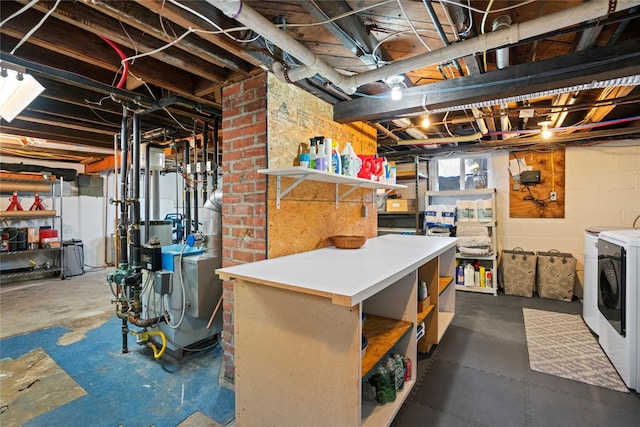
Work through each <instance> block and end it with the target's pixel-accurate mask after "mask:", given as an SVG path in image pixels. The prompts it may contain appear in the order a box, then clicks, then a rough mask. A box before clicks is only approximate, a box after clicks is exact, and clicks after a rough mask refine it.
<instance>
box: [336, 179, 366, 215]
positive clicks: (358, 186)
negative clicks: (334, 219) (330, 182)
mask: <svg viewBox="0 0 640 427" xmlns="http://www.w3.org/2000/svg"><path fill="white" fill-rule="evenodd" d="M338 185H339V184H336V209H337V208H338V202H339V201H340V200H342V199H344V198H345V197H347V196H348V195H349V194H351V193H353V192H354V191H356V190H357V189H358V188H360V187H361V186H362V184H356V185H352V186H351V188H350V189H348V190H347V191H345V192H344V193H343V194H342V195H340V192H339V190H338Z"/></svg>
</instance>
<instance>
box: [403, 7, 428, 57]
mask: <svg viewBox="0 0 640 427" xmlns="http://www.w3.org/2000/svg"><path fill="white" fill-rule="evenodd" d="M396 3H398V7H399V8H400V11H401V12H402V15H403V16H404V19H405V21H407V24H409V27H411V30H413V33H414V34H415V35H416V37H417V38H418V40H419V41H420V43H421V44H422V46H424V47H425V49H427V51H428V52H431V48H430V47H429V46H428V45H427V43H425V41H424V40H422V37H420V34H418V31H416V27H414V26H413V22H411V20H410V19H409V16H408V15H407V12H406V11H405V10H404V7H402V2H401V1H400V0H396Z"/></svg>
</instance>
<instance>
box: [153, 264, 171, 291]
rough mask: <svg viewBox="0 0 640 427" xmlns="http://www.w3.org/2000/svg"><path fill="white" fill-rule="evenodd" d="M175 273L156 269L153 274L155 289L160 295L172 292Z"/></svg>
mask: <svg viewBox="0 0 640 427" xmlns="http://www.w3.org/2000/svg"><path fill="white" fill-rule="evenodd" d="M171 276H173V273H172V272H170V271H166V270H163V271H156V272H155V273H154V275H153V289H154V290H155V291H156V293H157V294H159V295H167V294H170V293H171V290H172V289H171V288H172V286H171V285H172V280H171V279H172V277H171Z"/></svg>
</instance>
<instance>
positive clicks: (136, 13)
mask: <svg viewBox="0 0 640 427" xmlns="http://www.w3.org/2000/svg"><path fill="white" fill-rule="evenodd" d="M82 2H83V3H84V4H86V5H87V6H89V7H91V8H94V9H96V10H99V11H101V12H103V13H105V14H107V15H109V16H111V17H112V18H114V19H117V20H118V21H122V22H125V23H126V24H128V25H130V26H132V27H135V28H136V29H138V30H140V31H142V32H143V33H146V34H151V35H153V36H154V37H155V38H157V39H159V40H164V41H165V42H166V43H169V42H171V41H173V39H175V34H171V35H169V34H166V33H164V32H163V30H162V29H161V28H159V26H160V19H164V18H163V17H161V16H154V15H153V14H150V13H149V9H147V8H145V7H142V6H141V5H139V4H136V3H135V2H132V1H122V0H119V1H109V2H105V1H99V0H82ZM147 2H148V0H147ZM164 25H165V26H166V27H168V28H169V29H170V30H173V31H175V33H176V34H177V35H178V36H179V35H181V34H182V33H184V32H185V31H187V30H186V29H185V28H183V27H178V26H176V27H177V28H172V27H174V26H173V25H171V24H170V23H167V24H164ZM175 46H177V47H178V48H180V49H182V50H183V51H185V52H188V53H189V54H191V55H194V56H196V57H198V58H200V59H202V60H204V61H207V62H210V63H212V64H214V65H217V66H218V67H221V68H227V69H229V70H232V71H242V72H247V71H249V64H247V63H246V62H245V61H244V60H241V59H240V60H237V59H234V58H233V57H230V56H229V55H226V54H221V53H222V52H224V51H223V50H222V49H219V48H218V47H217V46H211V45H210V44H208V43H205V42H204V41H203V40H202V39H200V38H198V37H196V36H193V37H190V36H187V37H185V38H184V39H182V40H181V41H180V42H178V43H176V44H175Z"/></svg>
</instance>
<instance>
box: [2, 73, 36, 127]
mask: <svg viewBox="0 0 640 427" xmlns="http://www.w3.org/2000/svg"><path fill="white" fill-rule="evenodd" d="M43 90H44V86H42V85H41V84H40V83H38V82H37V81H36V79H34V78H33V76H31V75H30V74H26V73H20V72H18V71H14V70H10V69H7V68H2V70H1V71H0V117H2V118H3V119H5V120H6V121H7V122H11V121H12V120H13V119H14V118H15V117H16V116H17V115H18V114H20V112H21V111H22V110H24V109H25V108H26V107H27V105H29V104H30V103H31V101H33V100H34V99H36V97H37V96H38V95H40V94H41V93H42V91H43Z"/></svg>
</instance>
